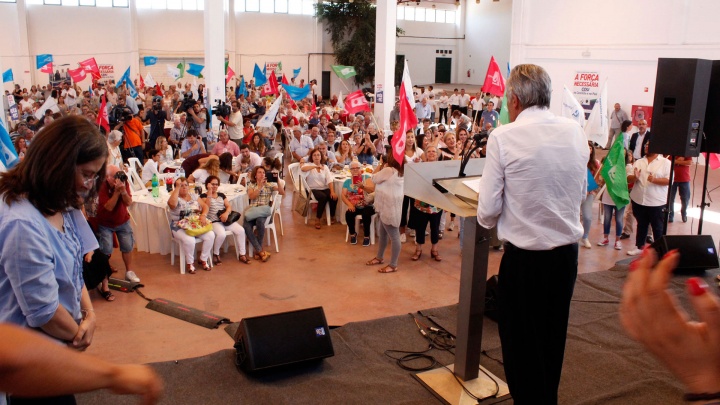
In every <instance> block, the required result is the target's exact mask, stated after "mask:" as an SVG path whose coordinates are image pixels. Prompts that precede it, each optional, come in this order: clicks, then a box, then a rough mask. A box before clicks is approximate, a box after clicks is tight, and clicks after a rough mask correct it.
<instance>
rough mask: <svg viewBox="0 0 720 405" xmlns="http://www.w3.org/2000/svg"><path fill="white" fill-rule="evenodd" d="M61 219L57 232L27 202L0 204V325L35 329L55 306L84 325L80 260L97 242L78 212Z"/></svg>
mask: <svg viewBox="0 0 720 405" xmlns="http://www.w3.org/2000/svg"><path fill="white" fill-rule="evenodd" d="M0 197H1V196H0ZM62 215H63V220H64V225H63V232H60V231H58V230H57V229H55V228H54V227H53V226H52V225H51V224H50V222H49V221H48V220H47V219H45V217H44V216H43V215H42V214H41V213H40V211H38V210H37V209H36V208H35V207H34V206H33V205H32V204H30V203H29V202H28V201H27V200H20V201H19V202H15V203H13V204H12V206H8V205H7V204H6V203H5V202H4V201H2V200H1V199H0V241H2V245H0V322H10V323H14V324H16V325H21V326H26V327H32V328H39V327H41V326H43V325H45V324H46V323H48V322H49V321H50V320H51V319H52V317H53V315H54V314H55V311H56V310H57V308H58V305H62V306H63V307H64V308H65V309H66V310H67V311H68V312H69V313H70V315H71V316H72V317H73V318H74V319H75V321H76V322H78V324H79V323H80V321H81V320H82V314H81V312H80V298H81V295H82V289H83V285H84V284H83V278H82V262H83V255H84V254H85V253H88V252H90V251H93V250H95V249H96V248H98V243H97V240H96V239H95V236H94V235H93V233H92V229H90V226H89V225H88V223H87V221H86V220H85V218H84V217H83V215H82V212H80V211H79V210H76V209H71V210H70V211H68V212H65V213H63V214H62Z"/></svg>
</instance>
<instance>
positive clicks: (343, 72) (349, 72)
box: [330, 65, 357, 79]
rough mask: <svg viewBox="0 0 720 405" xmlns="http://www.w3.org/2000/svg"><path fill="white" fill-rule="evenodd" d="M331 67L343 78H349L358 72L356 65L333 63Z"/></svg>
mask: <svg viewBox="0 0 720 405" xmlns="http://www.w3.org/2000/svg"><path fill="white" fill-rule="evenodd" d="M330 67H331V68H332V70H333V71H334V72H335V74H336V75H338V77H339V78H341V79H349V78H351V77H353V76H355V75H356V74H357V72H355V67H354V66H343V65H331V66H330Z"/></svg>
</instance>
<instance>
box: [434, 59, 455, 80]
mask: <svg viewBox="0 0 720 405" xmlns="http://www.w3.org/2000/svg"><path fill="white" fill-rule="evenodd" d="M451 72H452V58H435V83H450V75H451Z"/></svg>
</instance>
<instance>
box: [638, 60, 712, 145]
mask: <svg viewBox="0 0 720 405" xmlns="http://www.w3.org/2000/svg"><path fill="white" fill-rule="evenodd" d="M711 71H712V61H710V60H705V59H674V58H660V59H658V67H657V77H656V79H655V101H654V103H653V115H652V129H651V133H652V141H651V142H650V149H649V152H651V153H659V154H663V155H674V156H698V155H699V154H700V149H701V147H702V145H701V143H702V131H703V126H704V125H705V110H706V106H707V101H708V89H709V86H710V74H711Z"/></svg>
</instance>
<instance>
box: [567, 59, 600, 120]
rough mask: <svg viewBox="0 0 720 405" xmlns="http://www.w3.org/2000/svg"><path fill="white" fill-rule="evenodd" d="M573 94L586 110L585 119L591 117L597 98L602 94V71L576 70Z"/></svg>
mask: <svg viewBox="0 0 720 405" xmlns="http://www.w3.org/2000/svg"><path fill="white" fill-rule="evenodd" d="M572 93H573V96H575V98H576V99H577V100H578V101H579V102H580V105H582V107H583V110H584V111H585V119H588V118H589V117H590V111H592V108H593V105H595V100H597V98H598V96H599V95H600V73H598V72H587V71H582V72H575V77H574V78H573V92H572Z"/></svg>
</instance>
